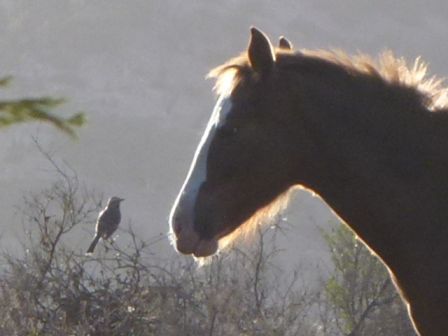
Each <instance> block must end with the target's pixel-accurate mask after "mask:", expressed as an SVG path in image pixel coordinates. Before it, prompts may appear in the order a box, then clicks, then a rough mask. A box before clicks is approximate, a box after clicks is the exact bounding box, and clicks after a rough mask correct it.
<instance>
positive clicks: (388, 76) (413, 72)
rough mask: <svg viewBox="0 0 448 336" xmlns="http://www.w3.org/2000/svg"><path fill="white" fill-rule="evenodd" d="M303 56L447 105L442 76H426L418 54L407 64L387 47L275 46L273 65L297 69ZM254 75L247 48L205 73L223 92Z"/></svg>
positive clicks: (432, 106)
mask: <svg viewBox="0 0 448 336" xmlns="http://www.w3.org/2000/svg"><path fill="white" fill-rule="evenodd" d="M304 60H317V61H321V64H322V62H323V63H327V64H332V65H335V66H337V67H339V68H340V69H341V70H344V71H345V72H347V73H349V74H352V75H354V76H356V75H364V76H368V77H373V78H377V79H379V80H382V81H384V82H385V83H390V84H392V85H396V86H401V87H407V88H411V89H414V94H415V96H416V98H418V99H419V100H421V101H422V102H423V105H424V106H425V107H426V108H428V109H429V110H436V109H442V108H446V107H447V106H448V88H447V87H444V85H443V83H444V80H443V79H440V78H437V77H436V76H428V64H427V63H425V62H423V61H422V60H421V58H420V57H417V58H416V59H415V61H414V62H413V63H411V65H409V64H408V62H407V61H406V60H405V59H404V58H403V57H400V58H399V57H396V56H395V55H394V54H393V52H392V51H390V50H386V51H384V52H382V53H381V54H380V55H379V56H378V59H374V58H372V57H371V56H369V55H367V54H363V53H358V54H356V55H349V54H348V53H346V52H344V51H342V50H338V49H334V50H307V49H303V50H300V51H299V52H292V51H288V50H284V49H277V50H276V66H277V67H278V68H279V69H282V68H289V69H292V68H294V66H296V67H297V69H299V71H300V67H303V64H304ZM255 76H256V74H255V73H254V71H253V70H252V68H251V66H250V63H249V59H248V55H247V52H244V53H242V54H241V55H239V56H237V57H235V58H232V59H230V60H229V61H228V62H226V63H224V64H223V65H220V66H218V67H216V68H214V69H212V70H211V71H210V72H209V73H208V76H207V77H209V78H215V79H216V84H215V87H214V90H215V92H217V93H218V94H223V93H229V92H231V91H232V90H233V88H235V87H236V86H237V85H238V84H239V83H240V82H242V81H243V80H245V79H248V78H253V77H255Z"/></svg>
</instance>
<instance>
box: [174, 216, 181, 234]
mask: <svg viewBox="0 0 448 336" xmlns="http://www.w3.org/2000/svg"><path fill="white" fill-rule="evenodd" d="M172 225H173V231H174V233H175V234H176V236H178V235H180V233H181V232H182V225H181V221H180V218H179V216H178V215H177V214H176V215H174V217H173V224H172Z"/></svg>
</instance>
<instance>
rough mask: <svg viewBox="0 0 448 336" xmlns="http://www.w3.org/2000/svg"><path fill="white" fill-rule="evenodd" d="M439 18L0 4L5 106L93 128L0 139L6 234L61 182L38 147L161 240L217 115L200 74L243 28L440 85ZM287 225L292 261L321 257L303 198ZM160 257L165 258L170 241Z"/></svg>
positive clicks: (12, 133) (318, 10)
mask: <svg viewBox="0 0 448 336" xmlns="http://www.w3.org/2000/svg"><path fill="white" fill-rule="evenodd" d="M447 13H448V4H447V3H446V1H442V0H441V1H409V0H407V1H385V0H383V1H367V0H365V1H361V0H340V1H335V0H328V1H318V0H307V1H300V0H288V1H267V0H265V1H259V0H245V1H243V0H241V1H235V0H233V1H208V0H203V1H186V0H176V1H165V0H160V1H148V0H145V1H143V0H142V1H115V0H107V1H106V0H104V1H85V0H71V1H60V0H41V1H32V0H29V1H24V0H0V50H1V51H2V53H1V56H0V69H1V71H0V76H2V75H12V76H13V77H14V83H13V85H12V86H11V88H9V89H7V90H2V91H0V99H1V98H7V97H22V96H39V95H53V96H63V97H67V98H69V102H68V103H67V104H66V105H65V106H64V107H63V108H62V109H61V113H66V114H67V115H68V114H70V113H72V112H76V111H78V110H82V111H85V112H86V114H87V117H88V119H89V122H88V124H87V125H86V126H85V127H84V128H83V129H82V130H81V131H80V140H79V141H72V140H70V139H68V138H66V137H65V136H63V135H61V134H59V133H57V132H56V131H55V130H53V129H50V128H47V127H46V126H42V125H28V126H16V127H13V128H11V129H7V130H2V131H1V132H0V143H1V146H0V158H1V162H2V167H1V168H0V210H1V211H2V219H3V220H2V222H1V225H2V227H1V228H0V231H2V232H4V235H5V236H7V237H9V236H10V235H12V234H14V232H15V231H17V230H20V228H19V227H18V226H17V224H16V223H19V222H20V221H19V219H18V218H17V215H16V211H15V209H14V206H15V205H17V204H20V202H21V197H22V195H23V194H24V193H28V192H30V191H33V192H37V191H39V190H40V188H42V187H43V186H45V185H47V184H48V183H49V182H50V181H52V180H54V178H55V176H54V172H53V171H52V170H51V169H50V167H49V165H48V163H47V162H45V160H44V159H43V158H42V157H41V155H39V154H38V153H37V150H36V148H35V146H34V145H33V144H32V140H31V136H36V137H38V138H39V140H40V141H41V142H42V144H43V145H44V147H45V148H47V149H48V150H49V151H51V152H52V153H54V156H55V157H56V158H57V159H58V160H60V162H62V161H66V162H67V163H68V164H69V165H70V166H71V167H72V168H73V169H75V170H76V172H77V173H78V175H79V178H80V180H81V181H82V182H83V183H84V184H85V185H86V186H88V187H89V188H93V189H95V190H97V191H98V192H102V193H104V195H105V196H106V197H107V196H109V195H118V196H121V197H124V198H126V201H125V203H123V225H127V224H128V223H129V222H132V223H133V225H134V226H135V227H136V230H137V231H138V232H139V234H141V235H142V236H148V237H150V236H154V235H156V234H158V233H165V232H166V231H167V230H168V226H167V225H168V224H167V216H168V212H169V209H170V207H171V204H172V202H173V200H174V197H175V195H176V193H177V192H178V189H179V188H180V185H181V183H182V181H183V179H184V177H185V175H186V173H187V168H188V166H189V164H190V160H191V159H192V155H193V150H194V149H195V147H196V144H197V142H198V140H199V139H200V135H201V132H202V130H203V127H204V125H205V123H206V121H207V119H208V115H209V114H210V112H211V110H212V107H213V102H214V96H213V94H212V93H211V87H212V86H213V83H212V82H211V81H206V80H205V79H204V77H205V74H206V73H207V71H208V70H209V69H210V68H212V67H214V66H216V65H219V64H220V63H222V62H223V61H225V60H226V59H227V58H229V57H230V56H233V55H235V54H237V53H239V52H240V51H242V50H243V49H244V48H245V47H246V45H247V40H248V36H249V34H248V32H249V30H248V28H249V27H250V26H251V25H256V26H258V27H259V28H261V29H263V30H264V31H265V32H266V33H267V34H268V35H269V36H270V37H271V38H272V39H277V38H278V36H280V35H285V36H287V37H288V38H289V39H290V40H291V41H292V42H293V44H294V45H295V47H297V48H302V47H304V48H329V47H336V48H341V49H345V50H348V51H349V52H356V51H357V50H360V51H364V52H368V53H372V54H377V53H378V52H380V51H382V50H384V49H386V48H390V49H392V50H394V51H395V52H396V54H398V55H402V56H404V57H405V58H407V59H409V60H412V59H414V58H415V57H417V56H419V55H421V56H422V57H423V59H424V60H427V61H428V62H429V63H430V64H431V66H430V69H431V72H432V73H435V74H436V73H437V74H439V75H441V76H446V75H447V74H448V67H447V66H446V59H447V56H448V46H447V45H448V44H447V43H446V37H447V36H448V20H447V15H448V14H447ZM287 215H288V221H289V223H290V224H291V225H293V226H294V229H291V231H292V232H293V234H291V235H290V236H291V237H293V239H290V241H289V242H288V239H286V241H285V242H284V243H285V246H288V248H289V253H290V255H294V256H296V255H297V256H299V255H300V258H293V259H292V260H293V261H292V263H299V260H302V261H304V262H305V263H306V262H311V263H313V262H315V261H316V260H319V259H320V258H322V255H323V254H322V253H319V251H321V247H322V243H321V241H320V240H319V236H318V233H317V230H316V225H321V224H322V225H326V223H327V222H328V221H329V220H330V218H331V214H330V212H329V210H328V209H327V208H326V207H325V206H324V205H323V204H322V202H320V201H319V200H317V199H312V198H311V197H310V196H307V195H304V194H301V195H300V196H298V197H297V198H296V200H295V201H294V202H293V203H292V204H291V207H290V210H289V211H288V212H287ZM90 224H91V223H90ZM85 230H86V232H85V234H86V235H87V234H88V232H87V231H88V230H93V227H90V226H89V223H86V227H85ZM83 244H84V245H85V237H80V241H79V246H80V247H82V246H83ZM160 250H161V251H165V250H171V247H169V245H168V243H167V242H166V241H164V242H162V243H161V244H160Z"/></svg>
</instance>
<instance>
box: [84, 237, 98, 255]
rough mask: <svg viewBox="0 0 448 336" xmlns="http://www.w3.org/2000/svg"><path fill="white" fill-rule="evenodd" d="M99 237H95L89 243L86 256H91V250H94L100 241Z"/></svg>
mask: <svg viewBox="0 0 448 336" xmlns="http://www.w3.org/2000/svg"><path fill="white" fill-rule="evenodd" d="M100 238H101V236H100V235H99V234H96V235H95V238H93V240H92V242H91V243H90V246H89V249H88V250H87V252H86V254H92V253H93V250H95V246H96V244H98V241H99V240H100Z"/></svg>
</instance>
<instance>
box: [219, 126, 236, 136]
mask: <svg viewBox="0 0 448 336" xmlns="http://www.w3.org/2000/svg"><path fill="white" fill-rule="evenodd" d="M237 132H238V129H237V128H236V127H231V126H223V127H221V128H220V130H219V133H220V134H221V135H223V136H226V137H228V136H232V135H234V134H236V133H237Z"/></svg>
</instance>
